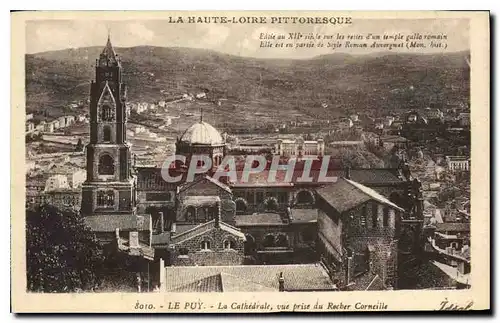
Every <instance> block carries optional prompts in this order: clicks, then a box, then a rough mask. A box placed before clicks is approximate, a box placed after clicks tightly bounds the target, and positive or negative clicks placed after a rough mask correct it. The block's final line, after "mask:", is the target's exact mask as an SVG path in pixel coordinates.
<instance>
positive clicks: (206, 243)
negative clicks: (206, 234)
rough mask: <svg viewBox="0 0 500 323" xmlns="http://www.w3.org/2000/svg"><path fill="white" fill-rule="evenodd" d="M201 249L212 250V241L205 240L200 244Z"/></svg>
mask: <svg viewBox="0 0 500 323" xmlns="http://www.w3.org/2000/svg"><path fill="white" fill-rule="evenodd" d="M200 248H201V250H210V241H208V240H203V241H202V242H201V246H200Z"/></svg>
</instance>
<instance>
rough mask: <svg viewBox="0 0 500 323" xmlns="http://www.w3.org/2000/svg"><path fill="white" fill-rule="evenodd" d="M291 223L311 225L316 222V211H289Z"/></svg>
mask: <svg viewBox="0 0 500 323" xmlns="http://www.w3.org/2000/svg"><path fill="white" fill-rule="evenodd" d="M290 211H291V212H292V223H311V222H316V221H317V220H318V210H317V209H291V210H290Z"/></svg>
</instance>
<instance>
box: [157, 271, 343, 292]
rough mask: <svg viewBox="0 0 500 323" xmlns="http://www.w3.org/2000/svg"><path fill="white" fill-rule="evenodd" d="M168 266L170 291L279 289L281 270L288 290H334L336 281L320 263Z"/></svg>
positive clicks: (167, 284) (167, 283)
mask: <svg viewBox="0 0 500 323" xmlns="http://www.w3.org/2000/svg"><path fill="white" fill-rule="evenodd" d="M165 269H166V275H167V277H166V290H167V291H170V292H171V291H186V292H187V291H191V292H202V291H207V292H209V291H235V292H236V291H237V292H249V291H271V290H274V291H278V288H279V283H278V277H279V275H280V273H283V277H284V280H285V284H284V285H285V290H311V291H312V290H333V283H332V282H331V281H330V278H329V277H328V274H327V273H326V271H325V270H324V268H323V266H321V265H319V264H301V265H256V266H254V265H247V266H214V267H212V266H200V267H166V268H165ZM219 283H220V286H221V287H220V289H219V287H218V284H219Z"/></svg>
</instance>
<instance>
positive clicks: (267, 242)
mask: <svg viewBox="0 0 500 323" xmlns="http://www.w3.org/2000/svg"><path fill="white" fill-rule="evenodd" d="M262 244H263V245H264V248H269V247H274V236H273V235H272V234H268V235H266V236H265V237H264V242H263V243H262Z"/></svg>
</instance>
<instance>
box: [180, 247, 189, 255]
mask: <svg viewBox="0 0 500 323" xmlns="http://www.w3.org/2000/svg"><path fill="white" fill-rule="evenodd" d="M188 253H189V250H188V248H180V249H179V255H181V256H187V255H188Z"/></svg>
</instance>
